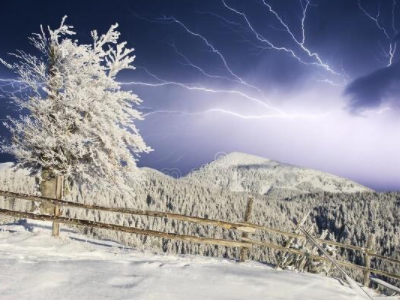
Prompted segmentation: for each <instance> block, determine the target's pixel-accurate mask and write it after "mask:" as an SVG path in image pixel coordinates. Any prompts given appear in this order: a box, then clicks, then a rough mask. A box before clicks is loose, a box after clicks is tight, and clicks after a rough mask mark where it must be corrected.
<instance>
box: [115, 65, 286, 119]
mask: <svg viewBox="0 0 400 300" xmlns="http://www.w3.org/2000/svg"><path fill="white" fill-rule="evenodd" d="M138 68H140V69H143V70H144V71H145V72H146V73H147V74H148V75H150V76H151V77H153V78H154V79H156V80H157V81H158V82H156V83H152V82H144V81H130V82H121V84H122V85H141V86H147V87H163V86H177V87H180V88H183V89H186V90H190V91H199V92H204V93H212V94H231V95H236V96H239V97H241V98H244V99H247V100H250V101H252V102H255V103H257V104H260V105H262V106H263V107H265V108H266V109H268V110H270V111H273V112H275V113H276V114H278V115H281V116H285V115H286V113H285V112H284V111H282V110H280V109H279V108H276V107H274V106H272V105H270V104H268V103H265V102H264V101H263V100H262V99H259V98H256V97H253V96H251V95H249V94H247V93H244V92H242V91H239V90H224V89H213V88H209V87H204V86H202V85H199V84H197V85H190V84H185V83H182V82H177V81H167V80H164V79H161V78H160V77H158V76H156V75H155V74H153V73H151V72H150V71H148V70H147V69H146V68H144V67H138Z"/></svg>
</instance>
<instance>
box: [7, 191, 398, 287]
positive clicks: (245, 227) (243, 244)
mask: <svg viewBox="0 0 400 300" xmlns="http://www.w3.org/2000/svg"><path fill="white" fill-rule="evenodd" d="M0 196H4V197H10V198H15V199H23V200H27V201H35V202H36V201H38V202H46V203H52V204H54V205H56V207H58V209H59V208H60V207H74V208H82V209H91V210H98V211H107V212H116V213H123V214H130V215H140V216H149V217H157V218H168V219H173V220H179V221H185V222H192V223H196V224H200V225H208V226H218V227H221V228H224V229H228V230H236V231H240V232H242V237H241V238H240V240H237V241H236V240H227V239H216V238H205V237H198V236H194V235H182V234H177V233H167V232H162V231H155V230H147V229H140V228H135V227H129V226H121V225H116V224H109V223H102V222H95V221H88V220H82V219H76V218H67V217H63V216H60V215H59V214H58V213H57V212H56V210H55V213H54V214H53V215H45V214H36V213H30V212H20V211H15V210H11V209H4V208H2V209H0V214H5V215H8V216H12V217H17V218H26V219H34V220H43V221H52V222H53V223H55V224H67V225H77V226H84V227H90V228H101V229H109V230H115V231H121V232H127V233H133V234H139V235H147V236H154V237H159V238H165V239H172V240H180V241H187V242H193V243H205V244H211V245H218V246H225V247H239V248H241V251H240V260H241V261H243V260H245V258H246V257H247V253H248V251H249V249H250V248H251V247H253V246H254V245H257V246H262V247H266V248H269V249H272V250H277V251H280V252H284V253H292V254H296V255H307V256H308V257H309V258H312V259H314V260H317V261H325V262H329V260H328V259H327V258H326V257H323V256H319V255H314V254H309V253H305V252H303V251H301V250H297V249H293V248H289V247H284V246H282V245H278V244H275V243H270V242H265V241H258V240H255V239H253V238H250V237H249V234H252V233H255V232H256V231H257V230H258V231H266V232H270V233H273V234H277V235H281V236H284V237H287V238H297V239H306V236H305V235H302V234H299V233H296V232H294V233H293V232H285V231H282V230H278V229H274V228H271V227H267V226H263V225H258V224H253V223H250V222H248V220H249V218H250V214H251V208H252V200H251V199H250V200H249V203H248V205H247V208H246V213H245V218H244V222H226V221H219V220H211V219H206V218H200V217H193V216H186V215H182V214H176V213H168V212H160V211H150V210H138V209H130V208H119V207H102V206H98V205H90V204H83V203H76V202H71V201H66V200H61V199H53V198H46V197H40V196H33V195H27V194H21V193H14V192H8V191H0ZM53 229H54V226H53ZM315 240H316V241H317V242H319V243H320V244H325V245H331V246H336V247H339V248H343V249H350V250H354V251H360V252H361V253H362V254H363V255H364V257H365V262H366V265H365V266H360V265H357V264H354V263H351V262H349V261H337V263H338V264H339V265H340V266H343V267H347V268H351V269H356V270H360V271H362V272H363V273H364V285H368V283H369V275H370V274H371V273H372V274H377V275H382V276H386V277H389V278H395V279H399V280H400V275H399V274H392V273H389V272H385V271H381V270H377V269H373V268H371V267H370V259H371V258H376V259H380V260H384V261H388V262H391V263H396V264H400V260H397V259H394V258H390V257H386V256H383V255H380V254H378V253H376V252H375V251H373V250H371V246H372V239H371V238H369V241H368V244H367V247H359V246H354V245H349V244H343V243H338V242H335V241H329V240H324V239H318V238H315Z"/></svg>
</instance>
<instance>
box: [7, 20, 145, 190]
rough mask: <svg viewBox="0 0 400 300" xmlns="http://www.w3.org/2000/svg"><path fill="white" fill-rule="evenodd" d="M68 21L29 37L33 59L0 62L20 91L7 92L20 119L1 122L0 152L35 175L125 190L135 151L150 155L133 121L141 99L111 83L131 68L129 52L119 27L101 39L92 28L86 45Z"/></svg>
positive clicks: (133, 173)
mask: <svg viewBox="0 0 400 300" xmlns="http://www.w3.org/2000/svg"><path fill="white" fill-rule="evenodd" d="M65 18H66V17H64V18H63V20H62V22H61V25H60V27H59V28H58V29H55V30H52V29H50V28H48V29H47V30H44V29H43V28H42V27H41V33H40V34H34V35H33V36H32V37H31V38H30V41H31V44H32V45H33V46H34V47H35V48H36V50H38V52H39V55H38V56H34V55H31V54H28V53H26V52H24V51H21V50H19V51H17V52H16V53H14V54H12V56H13V57H14V59H16V62H14V63H11V64H10V63H7V62H5V61H3V60H0V61H1V62H2V63H3V64H4V65H5V66H7V67H8V68H10V69H11V70H13V71H14V72H15V73H16V74H17V75H18V81H19V82H20V84H21V87H22V88H21V89H20V91H19V92H17V93H13V94H12V95H8V96H9V97H11V99H12V100H13V101H14V102H15V103H16V105H17V106H18V108H20V109H21V115H20V116H19V118H16V119H15V118H9V122H6V123H5V124H4V125H5V126H6V127H7V128H8V129H9V130H10V131H11V133H12V140H11V143H9V144H6V145H2V147H1V148H2V150H3V151H4V152H7V153H10V154H12V155H14V156H15V158H16V159H17V162H18V164H19V166H21V167H24V168H29V169H31V170H33V171H36V172H37V171H40V170H47V171H50V172H51V173H52V174H53V175H54V176H55V175H63V176H65V178H66V179H68V182H75V183H76V182H79V183H86V186H89V187H90V186H96V185H97V186H105V185H106V186H108V187H110V186H113V187H117V188H118V189H125V190H128V189H129V186H128V185H127V184H126V182H127V180H129V181H131V180H134V179H136V178H137V177H138V174H139V170H138V168H137V167H136V160H137V158H138V156H139V154H140V153H142V152H148V151H150V150H151V149H150V148H149V147H147V146H146V144H145V143H144V141H143V139H142V137H141V136H140V134H139V132H138V130H137V128H136V126H135V124H134V123H133V122H134V121H135V120H138V119H141V118H142V117H141V114H140V113H139V112H138V111H137V110H136V109H135V108H134V106H135V105H137V104H139V103H140V102H141V100H140V99H139V98H138V97H137V96H136V95H135V94H133V93H132V92H131V91H124V90H122V89H121V86H120V83H118V82H117V81H116V75H117V74H118V73H119V72H120V71H121V70H124V69H134V67H133V66H132V62H133V61H134V58H135V56H134V55H132V51H133V49H130V48H126V42H122V43H119V42H118V39H119V36H120V33H119V32H118V31H116V28H117V27H118V24H115V25H113V26H111V28H110V29H109V30H108V32H107V33H105V34H103V35H101V36H99V35H98V33H97V31H92V39H93V43H92V44H91V45H89V44H80V43H79V42H78V41H77V40H73V39H72V38H71V37H72V36H73V35H75V32H74V31H73V30H72V29H73V27H72V26H69V25H66V24H65Z"/></svg>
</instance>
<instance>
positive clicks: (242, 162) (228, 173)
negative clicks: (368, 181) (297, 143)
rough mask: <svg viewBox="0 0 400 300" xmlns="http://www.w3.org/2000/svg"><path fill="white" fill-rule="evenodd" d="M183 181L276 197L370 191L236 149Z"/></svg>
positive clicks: (328, 175) (352, 182)
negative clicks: (311, 193)
mask: <svg viewBox="0 0 400 300" xmlns="http://www.w3.org/2000/svg"><path fill="white" fill-rule="evenodd" d="M182 180H183V181H189V182H192V183H194V184H203V185H205V186H214V187H215V186H216V187H221V188H225V189H228V190H230V191H233V192H251V193H255V194H262V195H269V196H277V197H286V196H292V195H298V194H302V193H310V192H320V191H325V192H331V193H338V192H346V193H354V192H365V191H371V190H370V189H369V188H367V187H365V186H362V185H360V184H358V183H356V182H354V181H351V180H349V179H345V178H341V177H338V176H335V175H332V174H328V173H324V172H320V171H316V170H312V169H307V168H302V167H297V166H292V165H288V164H283V163H280V162H277V161H273V160H269V159H265V158H262V157H258V156H254V155H249V154H244V153H239V152H233V153H230V154H227V155H222V156H220V157H218V158H217V159H216V160H215V161H213V162H211V163H209V164H207V165H205V166H203V167H202V168H200V169H199V170H196V171H194V172H192V173H190V174H189V175H187V176H186V177H185V178H183V179H182Z"/></svg>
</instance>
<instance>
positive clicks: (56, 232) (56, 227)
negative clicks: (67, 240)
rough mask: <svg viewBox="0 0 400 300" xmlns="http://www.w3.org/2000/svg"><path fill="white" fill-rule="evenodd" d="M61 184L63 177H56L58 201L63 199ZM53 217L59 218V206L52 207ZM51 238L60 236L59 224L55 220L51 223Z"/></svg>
mask: <svg viewBox="0 0 400 300" xmlns="http://www.w3.org/2000/svg"><path fill="white" fill-rule="evenodd" d="M63 184H64V177H63V176H57V178H56V198H57V199H60V200H61V199H62V198H63V190H64V186H63ZM54 216H55V217H58V216H60V206H59V205H55V206H54ZM52 236H60V224H59V223H58V222H57V221H55V220H54V221H53V230H52Z"/></svg>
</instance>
